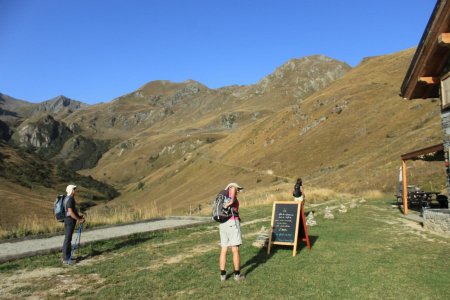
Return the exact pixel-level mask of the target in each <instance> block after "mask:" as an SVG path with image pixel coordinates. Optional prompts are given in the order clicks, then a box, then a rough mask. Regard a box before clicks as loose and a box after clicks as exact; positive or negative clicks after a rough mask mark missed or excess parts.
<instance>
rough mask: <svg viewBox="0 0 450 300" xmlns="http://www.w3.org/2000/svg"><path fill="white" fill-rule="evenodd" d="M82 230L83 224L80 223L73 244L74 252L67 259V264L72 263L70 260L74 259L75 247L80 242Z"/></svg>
mask: <svg viewBox="0 0 450 300" xmlns="http://www.w3.org/2000/svg"><path fill="white" fill-rule="evenodd" d="M82 230H83V224H80V227H79V228H78V234H77V238H76V239H75V244H74V245H73V249H72V252H71V253H70V257H69V260H68V261H67V265H70V262H71V261H72V256H73V253H74V252H75V249H76V248H77V245H78V244H79V242H80V237H81V231H82Z"/></svg>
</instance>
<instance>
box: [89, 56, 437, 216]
mask: <svg viewBox="0 0 450 300" xmlns="http://www.w3.org/2000/svg"><path fill="white" fill-rule="evenodd" d="M413 52H414V51H413V49H410V50H406V51H402V52H399V53H395V54H392V55H385V56H380V57H374V58H370V59H366V60H365V61H363V62H362V63H361V65H359V66H358V67H356V68H354V69H353V70H351V71H350V72H348V73H347V74H346V75H345V76H344V77H342V78H340V79H338V80H336V81H335V82H333V83H332V84H330V85H329V86H328V87H326V88H324V89H323V90H321V91H319V92H316V93H314V94H313V95H311V96H309V97H307V98H305V99H299V100H297V101H294V102H291V104H289V105H287V106H285V107H282V108H281V109H280V110H279V111H277V112H272V113H269V114H265V115H262V116H258V117H256V118H254V119H252V120H249V122H248V123H245V124H243V125H239V126H237V127H236V128H234V129H231V130H222V131H211V130H209V131H208V130H204V127H202V126H203V124H204V123H201V122H204V120H205V119H199V120H197V121H193V122H192V123H189V124H188V125H189V126H188V125H186V124H185V123H180V124H179V125H177V126H175V127H167V130H166V131H164V130H163V128H164V127H163V125H164V124H166V123H165V122H166V121H165V122H161V123H159V124H158V126H160V127H158V128H160V131H158V132H156V131H154V130H155V127H153V128H152V129H149V130H147V131H143V132H141V133H139V134H137V135H135V136H134V137H133V138H131V139H129V140H128V142H127V143H125V144H122V145H119V146H116V147H115V148H113V149H111V150H110V151H109V152H108V153H106V154H105V155H104V156H103V158H102V160H100V162H99V164H98V165H97V167H96V168H94V169H92V170H85V171H83V174H90V175H92V176H94V177H95V178H98V179H101V180H106V181H108V180H111V181H112V182H116V183H117V184H122V186H123V193H122V196H121V197H119V198H118V199H116V200H114V201H113V202H112V203H111V204H110V205H109V207H111V205H112V206H114V205H117V206H123V207H127V209H131V210H133V209H141V208H142V209H143V210H146V209H147V208H148V210H156V209H157V210H159V212H160V213H163V214H164V213H171V214H173V213H183V214H184V213H186V212H187V211H189V210H190V209H192V207H199V206H203V207H205V205H206V204H207V203H208V202H209V201H211V199H212V198H213V197H214V195H215V194H216V193H217V192H218V190H220V189H221V188H222V187H223V186H225V185H226V184H227V183H228V182H230V181H237V182H239V183H240V184H242V185H244V186H245V187H246V188H247V189H248V190H254V189H259V188H262V187H266V186H271V187H274V188H279V187H280V185H286V184H287V183H289V184H293V182H294V180H295V178H297V177H298V176H301V177H302V178H303V179H304V182H305V186H306V187H307V188H308V187H311V186H314V187H316V188H318V187H325V188H329V189H332V190H337V191H349V192H356V193H362V192H364V191H366V190H379V191H381V192H384V193H394V191H395V188H396V187H397V184H398V171H399V166H400V155H401V154H403V153H407V152H410V151H413V150H416V149H419V148H423V147H426V146H429V145H434V144H436V143H439V142H440V141H441V140H442V139H441V130H440V117H439V104H438V102H437V101H433V100H432V101H429V100H417V101H406V100H403V99H401V98H400V97H399V96H398V90H399V86H400V84H401V81H402V79H403V76H404V73H405V71H406V68H407V66H408V64H409V61H410V59H411V57H412V55H413ZM261 97H264V96H261ZM276 99H278V98H276ZM273 101H278V100H275V99H274V100H273ZM245 103H246V102H242V106H239V107H240V108H242V109H243V108H244V107H245ZM167 122H168V121H167ZM197 125H198V126H197ZM193 127H194V128H199V129H198V130H197V131H194V130H192V128H193ZM408 167H409V170H408V172H409V174H410V183H411V184H417V185H420V186H422V187H424V188H428V189H433V190H443V189H444V188H445V184H446V183H445V173H444V168H443V165H442V163H440V162H434V163H430V162H427V163H423V162H409V163H408ZM282 188H287V189H290V186H288V187H284V186H283V187H282Z"/></svg>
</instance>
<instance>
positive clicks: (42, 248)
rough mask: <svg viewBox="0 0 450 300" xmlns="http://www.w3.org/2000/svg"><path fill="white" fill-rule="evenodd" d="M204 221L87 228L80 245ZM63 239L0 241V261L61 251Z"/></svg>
mask: <svg viewBox="0 0 450 300" xmlns="http://www.w3.org/2000/svg"><path fill="white" fill-rule="evenodd" d="M205 223H212V221H211V219H210V218H207V217H205V218H202V217H197V218H191V217H169V218H165V219H162V220H161V219H159V220H150V221H147V222H142V223H135V224H127V225H118V226H112V227H108V228H99V229H93V230H87V231H83V232H82V233H81V245H84V244H87V243H91V242H96V241H102V240H109V239H114V238H119V237H123V236H127V235H130V234H134V233H140V232H151V231H158V230H163V229H171V228H178V227H187V226H193V225H198V224H205ZM77 231H78V229H75V232H74V235H73V239H72V242H75V239H76V236H77ZM63 241H64V235H58V236H53V237H48V238H39V239H26V240H22V241H14V242H4V243H0V263H2V262H6V261H10V260H15V259H19V258H22V257H27V256H33V255H39V254H45V253H51V252H57V251H61V247H62V244H63Z"/></svg>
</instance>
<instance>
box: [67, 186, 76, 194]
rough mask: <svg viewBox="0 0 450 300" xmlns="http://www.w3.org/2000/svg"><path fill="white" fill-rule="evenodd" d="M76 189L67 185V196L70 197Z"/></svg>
mask: <svg viewBox="0 0 450 300" xmlns="http://www.w3.org/2000/svg"><path fill="white" fill-rule="evenodd" d="M76 188H77V186H76V185H73V184H69V185H68V186H67V187H66V192H67V195H72V193H73V191H74V190H75V189H76Z"/></svg>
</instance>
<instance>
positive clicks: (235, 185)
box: [225, 182, 244, 190]
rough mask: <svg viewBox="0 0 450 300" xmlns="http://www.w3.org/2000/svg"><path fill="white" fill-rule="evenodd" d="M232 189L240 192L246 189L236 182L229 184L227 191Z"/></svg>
mask: <svg viewBox="0 0 450 300" xmlns="http://www.w3.org/2000/svg"><path fill="white" fill-rule="evenodd" d="M230 187H235V188H237V189H238V190H243V189H244V188H243V187H241V186H239V184H237V183H235V182H232V183H229V184H228V185H227V187H226V188H225V189H226V190H228V189H229V188H230Z"/></svg>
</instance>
